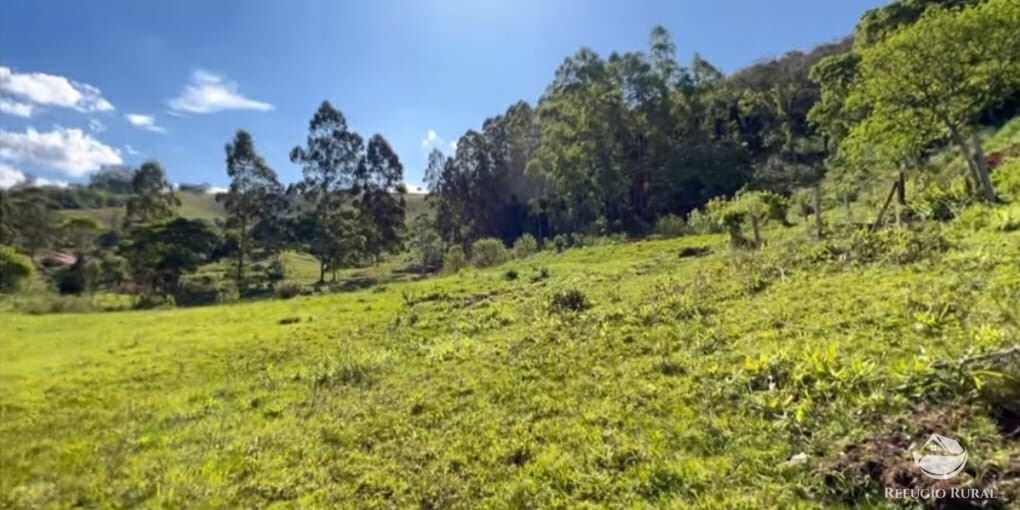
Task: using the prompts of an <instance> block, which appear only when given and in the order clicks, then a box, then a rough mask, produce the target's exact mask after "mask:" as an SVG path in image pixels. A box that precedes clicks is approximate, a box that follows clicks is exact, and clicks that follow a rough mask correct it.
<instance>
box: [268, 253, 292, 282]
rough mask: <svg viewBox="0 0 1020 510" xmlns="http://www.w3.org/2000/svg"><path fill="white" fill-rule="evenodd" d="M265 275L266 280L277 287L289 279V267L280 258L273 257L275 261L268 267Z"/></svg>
mask: <svg viewBox="0 0 1020 510" xmlns="http://www.w3.org/2000/svg"><path fill="white" fill-rule="evenodd" d="M265 275H266V280H267V281H268V282H269V283H270V284H273V285H275V284H277V283H279V282H282V281H284V280H286V279H287V266H286V265H284V263H283V261H282V260H280V257H273V260H272V261H270V262H269V264H268V265H266V269H265Z"/></svg>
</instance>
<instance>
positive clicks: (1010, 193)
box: [992, 155, 1020, 202]
mask: <svg viewBox="0 0 1020 510" xmlns="http://www.w3.org/2000/svg"><path fill="white" fill-rule="evenodd" d="M992 183H993V184H994V185H995V192H996V193H998V194H999V197H1001V198H1002V199H1003V200H1005V201H1007V202H1020V155H1018V156H1017V157H1014V158H1012V159H1010V160H1008V161H1006V162H1005V163H1003V164H1002V165H1000V166H999V167H998V168H996V169H995V171H994V172H992Z"/></svg>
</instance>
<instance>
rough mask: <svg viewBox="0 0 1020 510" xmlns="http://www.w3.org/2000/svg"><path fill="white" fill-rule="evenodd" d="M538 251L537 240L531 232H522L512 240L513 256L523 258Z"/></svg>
mask: <svg viewBox="0 0 1020 510" xmlns="http://www.w3.org/2000/svg"><path fill="white" fill-rule="evenodd" d="M536 252H538V241H536V240H535V236H533V235H531V234H524V235H522V236H521V237H518V238H517V240H516V241H514V257H517V258H519V259H523V258H525V257H529V256H531V255H532V254H534V253H536Z"/></svg>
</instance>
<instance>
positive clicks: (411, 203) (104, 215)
mask: <svg viewBox="0 0 1020 510" xmlns="http://www.w3.org/2000/svg"><path fill="white" fill-rule="evenodd" d="M177 196H178V197H179V198H180V199H181V208H180V210H179V211H178V212H179V213H180V215H181V216H183V217H185V218H196V219H207V220H213V219H216V218H223V217H225V216H226V211H225V210H224V209H223V205H222V204H220V203H219V202H217V201H216V195H214V194H212V193H194V192H189V191H178V192H177ZM405 201H406V203H407V220H408V222H410V221H411V220H413V219H414V218H415V217H416V216H418V215H419V214H421V213H422V212H424V211H425V207H426V206H425V195H423V194H420V193H413V194H412V193H408V194H407V195H406V196H405ZM60 214H63V215H64V216H67V217H69V218H92V219H93V220H96V221H97V222H99V223H100V224H102V225H105V226H110V225H112V224H114V223H116V222H119V221H121V220H123V218H124V208H123V207H98V208H93V209H63V210H61V211H60Z"/></svg>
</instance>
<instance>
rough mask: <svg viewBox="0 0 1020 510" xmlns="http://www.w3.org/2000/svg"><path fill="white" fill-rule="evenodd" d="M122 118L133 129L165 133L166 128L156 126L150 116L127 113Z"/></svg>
mask: <svg viewBox="0 0 1020 510" xmlns="http://www.w3.org/2000/svg"><path fill="white" fill-rule="evenodd" d="M124 118H126V119H127V120H128V122H130V123H131V125H133V126H135V127H140V128H142V129H146V130H149V131H152V132H155V133H166V128H164V127H163V126H160V125H157V124H156V118H155V117H153V116H152V115H143V114H141V113H129V114H127V115H124Z"/></svg>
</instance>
